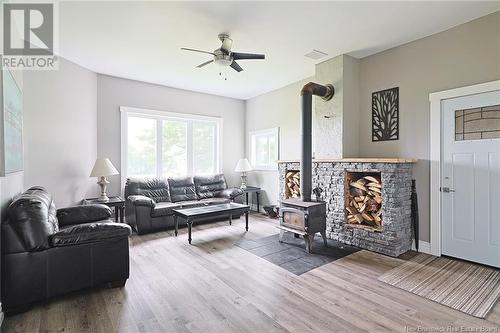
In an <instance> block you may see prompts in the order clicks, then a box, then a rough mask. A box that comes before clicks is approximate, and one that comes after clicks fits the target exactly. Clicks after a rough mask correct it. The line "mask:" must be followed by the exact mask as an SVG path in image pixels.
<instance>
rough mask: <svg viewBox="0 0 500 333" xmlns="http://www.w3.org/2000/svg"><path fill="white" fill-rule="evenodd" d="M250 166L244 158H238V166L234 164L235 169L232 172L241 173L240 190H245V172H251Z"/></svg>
mask: <svg viewBox="0 0 500 333" xmlns="http://www.w3.org/2000/svg"><path fill="white" fill-rule="evenodd" d="M252 170H253V169H252V166H251V165H250V162H248V160H247V159H246V158H240V160H239V161H238V164H236V168H235V169H234V171H236V172H241V186H240V188H241V189H242V190H244V189H246V188H247V172H249V171H252Z"/></svg>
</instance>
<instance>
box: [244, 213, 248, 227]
mask: <svg viewBox="0 0 500 333" xmlns="http://www.w3.org/2000/svg"><path fill="white" fill-rule="evenodd" d="M245 229H246V230H247V231H248V210H246V211H245Z"/></svg>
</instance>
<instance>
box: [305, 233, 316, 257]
mask: <svg viewBox="0 0 500 333" xmlns="http://www.w3.org/2000/svg"><path fill="white" fill-rule="evenodd" d="M304 240H305V242H306V251H307V252H308V253H311V252H312V246H313V241H314V234H312V235H304Z"/></svg>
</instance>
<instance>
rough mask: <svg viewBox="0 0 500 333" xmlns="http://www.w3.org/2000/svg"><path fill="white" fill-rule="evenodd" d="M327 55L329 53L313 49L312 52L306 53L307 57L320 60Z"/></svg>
mask: <svg viewBox="0 0 500 333" xmlns="http://www.w3.org/2000/svg"><path fill="white" fill-rule="evenodd" d="M327 55H328V53H325V52H321V51H318V50H315V49H313V50H312V51H311V52H309V53H307V54H304V57H307V58H310V59H313V60H319V59H321V58H323V57H325V56H327Z"/></svg>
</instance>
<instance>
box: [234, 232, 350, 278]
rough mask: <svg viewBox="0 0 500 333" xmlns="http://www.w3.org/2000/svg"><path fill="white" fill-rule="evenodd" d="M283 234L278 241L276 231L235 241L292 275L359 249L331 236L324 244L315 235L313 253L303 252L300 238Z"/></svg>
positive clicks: (302, 242) (302, 243)
mask: <svg viewBox="0 0 500 333" xmlns="http://www.w3.org/2000/svg"><path fill="white" fill-rule="evenodd" d="M287 236H288V237H287V238H286V241H285V242H283V243H280V242H279V241H278V234H276V235H272V236H267V237H263V238H260V239H257V240H246V239H244V240H241V241H240V242H238V243H236V245H237V246H239V247H241V248H242V249H245V250H247V251H248V252H251V253H253V254H255V255H256V256H259V257H261V258H263V259H266V260H267V261H269V262H271V263H273V264H275V265H278V266H280V267H282V268H284V269H286V270H287V271H289V272H291V273H293V274H296V275H301V274H303V273H305V272H308V271H310V270H312V269H315V268H318V267H321V266H323V265H325V264H328V263H330V262H332V261H335V260H337V259H340V258H343V257H345V256H348V255H349V254H352V253H354V252H357V251H359V250H360V249H359V248H357V247H354V246H349V245H345V244H342V243H339V242H337V241H333V240H331V239H329V240H328V246H327V247H325V246H324V245H323V239H322V238H321V236H320V235H317V236H316V238H315V240H314V243H313V251H312V252H313V253H307V252H306V250H305V245H304V239H302V238H294V237H293V235H292V234H288V235H287ZM290 236H291V237H290Z"/></svg>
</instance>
